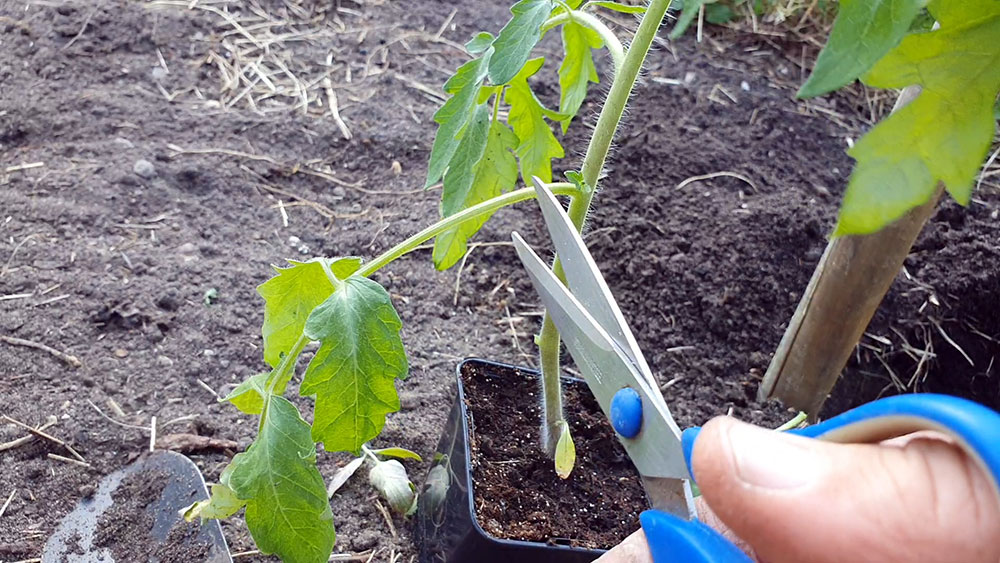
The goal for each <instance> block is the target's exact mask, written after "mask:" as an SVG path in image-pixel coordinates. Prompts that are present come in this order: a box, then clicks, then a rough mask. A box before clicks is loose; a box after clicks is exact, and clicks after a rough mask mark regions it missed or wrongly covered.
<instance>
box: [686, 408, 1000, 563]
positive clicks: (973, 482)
mask: <svg viewBox="0 0 1000 563" xmlns="http://www.w3.org/2000/svg"><path fill="white" fill-rule="evenodd" d="M692 465H693V469H694V476H695V479H696V480H697V482H698V485H699V486H700V487H701V491H702V495H703V497H704V498H705V500H706V501H707V503H708V504H709V505H710V506H711V507H712V510H713V511H714V512H715V514H716V515H718V517H719V518H720V519H721V520H722V521H723V522H725V523H726V525H728V527H729V528H731V529H732V531H733V532H735V533H736V535H738V536H739V537H741V538H743V539H744V540H745V541H747V542H748V543H749V544H751V545H752V546H754V548H755V551H756V554H757V556H758V557H759V558H760V559H761V560H764V561H768V562H771V563H780V562H783V561H816V562H820V563H822V562H826V561H830V562H833V561H921V562H933V561H942V562H943V561H969V562H975V561H989V562H990V563H996V562H997V561H998V560H1000V502H998V501H997V498H996V494H995V492H994V489H993V487H992V484H991V483H990V481H988V479H987V477H986V475H984V474H983V472H982V471H981V470H980V469H979V467H978V466H977V465H976V464H975V463H974V462H973V461H972V460H971V459H969V458H968V457H967V456H966V455H965V454H964V452H962V451H961V450H960V449H959V448H957V447H956V446H955V445H953V444H950V443H948V442H945V441H941V440H934V439H928V438H926V437H919V438H915V439H912V440H910V441H909V442H907V443H904V444H903V445H894V446H880V445H868V444H832V443H828V442H822V441H819V440H812V439H808V438H802V437H798V436H792V435H788V434H783V433H778V432H774V431H770V430H764V429H761V428H757V427H754V426H751V425H748V424H744V423H742V422H738V421H736V420H734V419H732V418H729V417H721V418H717V419H714V420H712V421H710V422H709V423H708V424H706V425H705V427H704V428H703V429H702V431H701V432H700V434H699V435H698V438H697V440H696V441H695V444H694V450H693V454H692Z"/></svg>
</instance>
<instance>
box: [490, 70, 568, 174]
mask: <svg viewBox="0 0 1000 563" xmlns="http://www.w3.org/2000/svg"><path fill="white" fill-rule="evenodd" d="M543 63H545V59H543V58H541V57H539V58H537V59H532V60H530V61H528V63H527V64H526V65H524V68H523V69H521V72H519V73H518V74H517V76H515V77H514V79H513V80H511V81H510V86H509V87H508V88H507V93H506V94H505V95H504V100H506V102H507V104H508V105H509V106H510V110H509V111H508V113H507V123H509V124H510V126H511V127H512V128H513V129H514V134H516V135H517V138H518V140H519V142H518V145H517V156H518V158H519V159H520V161H521V177H522V178H524V181H525V183H526V184H529V185H530V184H531V177H532V176H538V177H539V178H541V179H542V181H543V182H551V181H552V159H553V158H562V157H563V155H564V153H563V148H562V145H560V144H559V141H558V140H556V136H555V135H553V134H552V129H551V128H550V127H549V124H548V123H547V122H546V121H545V115H546V113H547V111H548V110H546V109H545V108H544V107H543V106H542V103H541V102H540V101H538V98H536V97H535V93H534V92H532V91H531V86H529V85H528V78H529V77H531V76H532V75H534V74H535V73H536V72H538V70H539V69H540V68H542V64H543Z"/></svg>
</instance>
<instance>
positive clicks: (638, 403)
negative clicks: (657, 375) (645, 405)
mask: <svg viewBox="0 0 1000 563" xmlns="http://www.w3.org/2000/svg"><path fill="white" fill-rule="evenodd" d="M611 426H613V427H614V429H615V432H617V433H619V434H621V435H622V436H623V437H625V438H635V437H636V436H637V435H638V434H639V430H640V429H642V397H640V396H639V393H638V392H637V391H636V390H635V389H632V388H631V387H624V388H622V389H619V390H618V392H616V393H615V396H614V397H612V398H611Z"/></svg>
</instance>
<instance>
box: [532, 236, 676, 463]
mask: <svg viewBox="0 0 1000 563" xmlns="http://www.w3.org/2000/svg"><path fill="white" fill-rule="evenodd" d="M512 238H513V240H514V248H515V249H516V250H517V254H518V256H519V257H520V258H521V262H522V263H523V264H524V267H525V270H526V271H527V272H528V277H529V278H531V282H532V284H533V285H534V287H535V290H536V291H537V292H538V295H539V296H540V297H541V299H542V302H543V303H544V304H545V308H546V310H547V311H548V313H549V315H550V316H551V318H552V321H553V322H554V323H555V325H556V328H558V329H559V334H560V336H561V337H562V339H563V342H565V343H566V348H567V350H569V353H570V355H572V356H573V360H574V361H576V364H577V367H578V368H579V369H580V372H581V373H582V374H583V376H584V379H586V381H587V385H588V386H589V387H590V390H591V392H593V394H594V397H595V398H596V399H597V402H598V404H600V405H601V409H602V410H603V411H604V414H605V416H608V417H609V418H610V412H611V399H612V397H613V396H614V394H615V392H617V391H618V390H619V389H622V388H623V387H631V388H633V389H635V390H636V391H637V392H638V393H639V396H640V397H641V398H642V409H643V417H642V428H641V429H640V431H639V435H638V436H636V437H635V438H631V439H624V438H620V440H621V442H622V445H623V446H624V447H625V450H626V452H628V455H629V457H630V458H631V459H632V462H633V463H634V464H635V466H636V468H637V469H638V470H639V473H640V474H642V475H643V476H644V477H663V478H672V479H690V476H689V475H688V471H687V465H686V464H685V463H684V454H683V452H682V450H681V442H680V429H678V428H677V425H676V424H675V423H674V420H673V418H671V416H670V412H669V411H668V410H667V409H666V406H665V405H663V404H662V403H663V398H662V395H660V393H659V390H658V389H656V388H652V389H651V388H650V386H649V385H648V383H647V382H646V381H645V378H644V377H643V376H642V375H641V374H640V373H639V372H638V371H637V369H636V367H635V365H634V364H633V363H632V362H631V360H630V359H629V358H628V356H626V355H625V354H624V353H623V351H622V350H621V348H620V347H619V346H618V344H617V343H616V342H615V341H614V339H613V338H612V337H611V336H610V335H609V334H608V333H607V331H606V330H605V329H604V327H602V326H601V325H600V324H599V323H598V322H597V320H596V319H594V317H592V316H591V315H590V313H589V312H588V310H587V309H586V308H584V307H583V305H582V304H581V303H580V302H579V301H578V300H577V299H576V297H575V296H574V295H573V294H572V293H570V292H569V290H567V289H566V287H565V286H564V285H563V284H562V282H560V281H559V279H558V278H556V276H555V274H553V273H552V271H551V270H550V269H549V268H548V266H546V265H545V263H543V262H542V261H541V259H540V258H538V255H537V254H535V252H534V251H533V250H532V249H531V248H530V247H529V246H528V245H527V243H525V242H524V239H522V238H521V236H520V235H518V234H517V233H513V234H512ZM657 397H658V398H659V400H658V401H657V400H656V398H657Z"/></svg>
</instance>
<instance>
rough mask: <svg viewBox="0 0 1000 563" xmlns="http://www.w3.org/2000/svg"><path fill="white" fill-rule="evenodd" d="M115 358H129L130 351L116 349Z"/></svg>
mask: <svg viewBox="0 0 1000 563" xmlns="http://www.w3.org/2000/svg"><path fill="white" fill-rule="evenodd" d="M115 356H117V357H119V358H124V357H125V356H128V350H126V349H124V348H116V349H115Z"/></svg>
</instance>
